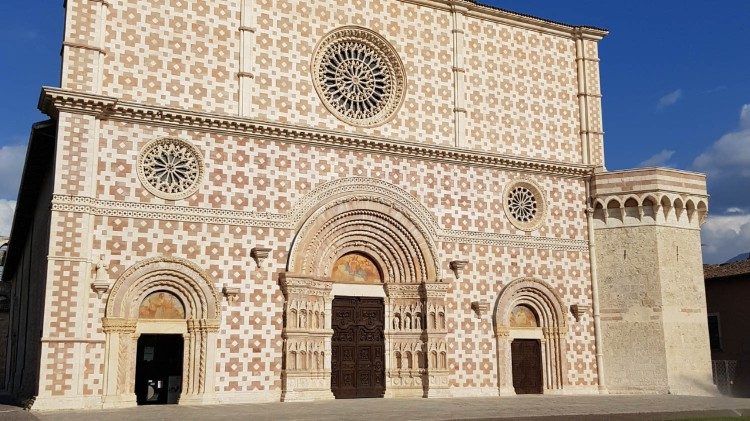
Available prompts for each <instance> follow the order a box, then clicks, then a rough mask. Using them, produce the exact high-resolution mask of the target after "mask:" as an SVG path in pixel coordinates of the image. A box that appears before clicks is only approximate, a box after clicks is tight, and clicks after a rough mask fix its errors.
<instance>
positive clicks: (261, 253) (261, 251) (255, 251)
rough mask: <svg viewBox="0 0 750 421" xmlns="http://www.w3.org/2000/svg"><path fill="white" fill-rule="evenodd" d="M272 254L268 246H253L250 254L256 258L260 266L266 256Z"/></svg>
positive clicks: (256, 262)
mask: <svg viewBox="0 0 750 421" xmlns="http://www.w3.org/2000/svg"><path fill="white" fill-rule="evenodd" d="M270 254H271V249H270V248H268V247H253V248H252V249H250V256H251V257H252V258H253V260H255V264H256V265H258V267H260V265H261V263H263V261H264V260H266V258H268V256H269V255H270Z"/></svg>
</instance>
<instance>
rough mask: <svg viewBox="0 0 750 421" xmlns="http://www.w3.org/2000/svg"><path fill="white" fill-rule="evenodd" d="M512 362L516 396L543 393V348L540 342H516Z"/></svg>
mask: <svg viewBox="0 0 750 421" xmlns="http://www.w3.org/2000/svg"><path fill="white" fill-rule="evenodd" d="M511 361H512V363H513V388H514V389H515V390H516V394H518V395H524V394H533V393H542V348H541V344H540V342H539V340H537V339H516V340H514V341H513V342H512V343H511Z"/></svg>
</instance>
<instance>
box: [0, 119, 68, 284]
mask: <svg viewBox="0 0 750 421" xmlns="http://www.w3.org/2000/svg"><path fill="white" fill-rule="evenodd" d="M56 128H57V122H56V121H55V120H46V121H41V122H38V123H34V124H32V125H31V134H30V135H29V144H28V147H27V148H26V158H25V160H24V164H23V172H22V175H21V185H20V187H19V189H18V198H17V200H16V210H15V212H14V213H13V224H12V225H11V229H10V237H9V239H8V252H7V253H8V255H7V256H6V258H5V267H4V268H3V274H2V280H3V281H8V280H9V279H10V278H11V277H12V276H13V275H14V274H15V272H16V266H17V264H18V262H19V261H20V258H21V254H22V251H21V250H23V248H24V245H25V244H24V243H25V241H26V237H27V235H26V234H27V233H28V230H29V227H30V226H31V224H32V222H33V221H32V220H33V218H34V208H35V206H36V203H35V202H36V201H37V200H38V194H39V188H40V185H41V183H42V182H43V177H44V176H45V174H44V173H43V171H40V166H42V167H43V166H45V165H54V164H53V163H51V162H38V161H39V160H42V161H43V160H48V159H50V157H49V156H48V155H50V154H51V159H53V160H54V143H55V132H56ZM49 142H52V145H50V144H49ZM50 146H51V147H50ZM50 151H52V152H50Z"/></svg>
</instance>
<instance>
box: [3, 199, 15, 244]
mask: <svg viewBox="0 0 750 421" xmlns="http://www.w3.org/2000/svg"><path fill="white" fill-rule="evenodd" d="M15 209H16V201H15V200H5V199H0V235H1V236H6V237H7V236H8V235H10V226H11V225H12V224H13V212H14V211H15Z"/></svg>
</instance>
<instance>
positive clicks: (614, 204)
mask: <svg viewBox="0 0 750 421" xmlns="http://www.w3.org/2000/svg"><path fill="white" fill-rule="evenodd" d="M621 207H622V206H620V201H619V200H617V199H614V198H613V199H610V200H609V201H608V202H607V209H620V208H621Z"/></svg>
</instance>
